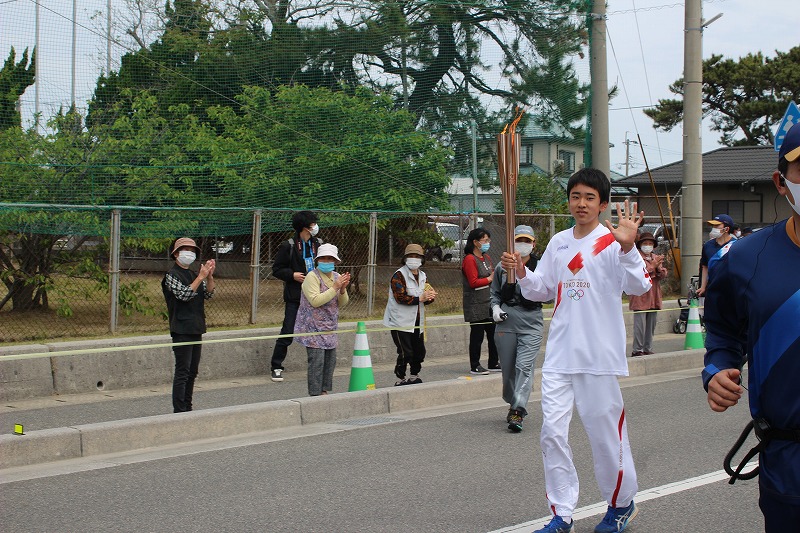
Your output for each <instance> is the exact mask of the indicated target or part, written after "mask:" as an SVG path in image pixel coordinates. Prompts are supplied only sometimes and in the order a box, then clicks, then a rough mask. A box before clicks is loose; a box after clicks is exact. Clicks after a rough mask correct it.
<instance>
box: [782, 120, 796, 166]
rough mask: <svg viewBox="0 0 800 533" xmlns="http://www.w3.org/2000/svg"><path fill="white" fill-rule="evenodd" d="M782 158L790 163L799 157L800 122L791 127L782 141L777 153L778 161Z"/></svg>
mask: <svg viewBox="0 0 800 533" xmlns="http://www.w3.org/2000/svg"><path fill="white" fill-rule="evenodd" d="M784 157H785V158H786V160H787V161H788V162H790V163H791V162H792V161H795V160H797V158H798V157H800V122H798V123H797V124H795V125H794V126H792V128H791V129H790V130H789V132H788V133H787V134H786V137H784V139H783V144H782V145H781V150H780V152H778V161H780V160H781V159H782V158H784Z"/></svg>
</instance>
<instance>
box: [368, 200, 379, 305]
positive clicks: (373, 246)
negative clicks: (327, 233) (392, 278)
mask: <svg viewBox="0 0 800 533" xmlns="http://www.w3.org/2000/svg"><path fill="white" fill-rule="evenodd" d="M377 248H378V213H375V212H372V213H370V215H369V260H368V261H367V262H368V265H367V316H368V317H369V316H372V306H373V304H374V303H375V267H376V266H377V264H376V263H377Z"/></svg>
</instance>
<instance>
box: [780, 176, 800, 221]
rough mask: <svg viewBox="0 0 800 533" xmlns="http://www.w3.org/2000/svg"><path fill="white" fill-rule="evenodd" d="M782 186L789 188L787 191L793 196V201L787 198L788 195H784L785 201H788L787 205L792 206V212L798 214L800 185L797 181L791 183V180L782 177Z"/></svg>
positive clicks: (799, 210)
mask: <svg viewBox="0 0 800 533" xmlns="http://www.w3.org/2000/svg"><path fill="white" fill-rule="evenodd" d="M783 184H784V186H786V188H787V189H789V192H790V193H792V198H794V203H792V201H791V200H789V197H788V196H787V197H786V201H787V202H789V205H790V206H792V209H794V212H795V213H797V214H798V215H800V185H798V184H797V183H792V182H791V181H789V180H787V179H784V180H783Z"/></svg>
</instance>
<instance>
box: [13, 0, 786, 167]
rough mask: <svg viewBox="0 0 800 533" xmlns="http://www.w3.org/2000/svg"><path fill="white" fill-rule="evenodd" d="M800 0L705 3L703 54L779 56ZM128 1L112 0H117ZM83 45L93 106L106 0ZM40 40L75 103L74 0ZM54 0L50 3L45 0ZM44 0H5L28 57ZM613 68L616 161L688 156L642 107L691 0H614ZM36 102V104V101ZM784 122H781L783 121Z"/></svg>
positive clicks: (56, 9) (65, 98)
mask: <svg viewBox="0 0 800 533" xmlns="http://www.w3.org/2000/svg"><path fill="white" fill-rule="evenodd" d="M797 2H798V0H764V1H761V2H756V1H754V0H711V1H705V2H703V16H704V18H706V19H710V18H711V17H713V16H714V15H716V14H717V13H723V17H722V18H721V19H719V20H717V21H715V22H714V23H713V24H711V25H710V26H709V27H708V28H707V29H706V30H705V32H704V34H703V38H704V42H703V57H704V58H708V57H709V56H711V55H712V54H714V53H718V54H723V55H724V56H726V57H729V58H737V59H738V58H739V57H741V56H743V55H746V54H748V53H754V52H757V51H762V52H763V53H764V54H765V55H768V56H772V55H774V51H775V50H780V51H787V50H789V48H791V47H792V46H796V45H798V42H800V40H799V39H798V38H797V35H798V32H797V27H796V20H797V18H796V16H795V14H796V10H797ZM119 4H120V0H112V6H116V5H119ZM77 5H78V10H77V18H76V20H77V21H78V31H77V35H78V45H77V46H78V48H77V57H78V65H77V71H78V75H77V82H76V101H77V102H78V105H79V107H80V106H83V105H85V102H86V101H87V100H88V99H89V98H90V96H91V92H92V90H93V88H94V81H95V79H96V75H97V73H98V72H99V71H100V70H101V69H104V67H105V62H106V59H105V44H104V40H103V36H102V35H101V34H97V33H94V32H96V31H97V29H98V28H103V27H104V24H105V16H104V14H101V15H100V16H99V18H98V19H96V20H91V16H92V15H96V14H97V13H98V12H100V13H103V12H104V11H105V6H106V0H79V1H78V2H77ZM42 6H43V7H42V8H41V13H40V15H41V18H40V39H41V53H42V71H43V75H42V85H41V88H40V108H41V109H42V111H43V112H44V114H45V115H46V116H49V115H51V114H52V113H53V112H55V111H56V110H57V109H58V108H59V106H61V105H68V104H69V101H70V92H71V90H70V89H71V81H70V80H71V62H70V58H71V42H72V41H71V39H72V33H71V31H72V30H71V24H70V20H71V19H72V1H71V0H48V1H47V2H43V3H42ZM44 6H46V8H45V7H44ZM34 12H35V3H34V0H0V52H1V53H2V55H3V59H5V57H7V53H8V50H9V47H10V46H14V47H15V48H16V49H17V53H18V56H19V54H21V52H22V50H23V49H24V48H25V47H26V46H31V47H32V45H33V42H34V23H33V21H34ZM607 12H608V35H609V41H608V43H607V47H608V76H609V80H610V83H612V84H614V83H616V84H618V85H619V88H620V94H619V96H617V98H616V99H614V100H613V101H612V102H611V110H610V113H609V122H610V132H609V138H610V140H611V142H612V143H613V144H614V145H615V146H614V148H612V150H611V167H612V170H615V171H617V172H620V173H624V172H625V166H624V165H625V144H624V141H625V138H626V133H627V136H628V138H630V139H634V140H635V139H636V135H637V133H638V134H639V135H640V136H641V138H642V142H643V144H644V146H645V153H646V155H647V161H648V163H649V164H650V166H651V168H655V167H658V166H660V165H663V164H667V163H670V162H673V161H677V160H679V159H681V158H682V155H681V150H682V137H681V136H682V133H681V130H680V128H678V129H676V130H673V131H672V132H670V133H658V134H657V133H656V132H655V130H653V128H652V122H651V121H650V119H648V118H647V117H646V116H645V115H644V113H642V109H641V108H642V107H646V106H650V105H652V104H655V103H656V102H657V101H658V99H659V98H669V97H671V96H672V95H671V93H669V91H668V89H667V87H668V86H669V84H670V83H672V82H673V81H675V80H676V79H678V78H679V77H681V76H682V74H683V26H684V4H683V3H682V2H674V1H672V0H609V1H608V8H607ZM123 52H124V51H123V50H122V49H120V48H119V47H114V52H113V53H112V68H113V69H116V68H117V67H118V63H117V61H118V59H119V56H120V55H121V54H122V53H123ZM33 93H34V91H33V89H32V88H31V89H29V90H28V91H27V92H26V94H25V95H24V97H23V106H25V111H26V114H28V115H30V113H31V110H30V109H32V107H33V102H34V95H33ZM28 108H30V109H28ZM776 126H777V125H776ZM718 139H719V134H718V133H715V132H711V131H710V130H709V129H708V127H707V124H706V127H705V128H704V131H703V151H709V150H713V149H714V148H717V147H718V146H719V144H718ZM630 161H631V167H630V173H635V172H639V171H642V170H644V165H643V158H642V155H641V153H640V152H639V148H638V146H635V145H632V146H631V159H630Z"/></svg>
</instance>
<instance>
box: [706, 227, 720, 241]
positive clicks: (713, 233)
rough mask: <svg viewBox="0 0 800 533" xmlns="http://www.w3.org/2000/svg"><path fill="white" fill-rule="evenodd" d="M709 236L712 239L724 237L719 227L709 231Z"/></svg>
mask: <svg viewBox="0 0 800 533" xmlns="http://www.w3.org/2000/svg"><path fill="white" fill-rule="evenodd" d="M708 236H709V237H711V238H712V239H718V238H720V237H722V230H721V229H719V228H714V229H712V230H711V231H709V232H708Z"/></svg>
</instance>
